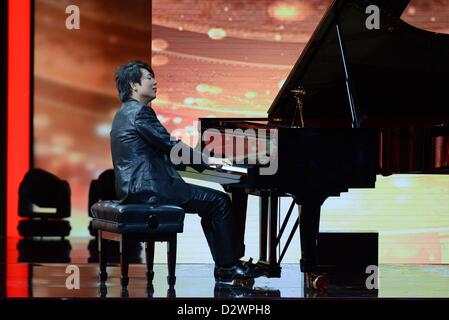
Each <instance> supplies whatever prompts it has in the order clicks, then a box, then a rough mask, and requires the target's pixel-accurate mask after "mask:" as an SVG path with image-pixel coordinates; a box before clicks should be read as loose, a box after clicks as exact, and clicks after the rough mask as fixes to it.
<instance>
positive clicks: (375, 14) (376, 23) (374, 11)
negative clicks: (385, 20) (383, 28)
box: [365, 5, 380, 30]
mask: <svg viewBox="0 0 449 320" xmlns="http://www.w3.org/2000/svg"><path fill="white" fill-rule="evenodd" d="M365 13H366V14H369V16H368V18H366V20H365V26H366V28H367V29H368V30H379V29H380V8H379V7H378V6H376V5H370V6H368V7H366V10H365Z"/></svg>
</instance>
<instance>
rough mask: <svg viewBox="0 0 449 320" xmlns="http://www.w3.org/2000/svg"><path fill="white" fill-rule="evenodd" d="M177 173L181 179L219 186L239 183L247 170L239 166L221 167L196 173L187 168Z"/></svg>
mask: <svg viewBox="0 0 449 320" xmlns="http://www.w3.org/2000/svg"><path fill="white" fill-rule="evenodd" d="M178 172H179V174H180V175H181V176H182V177H183V178H190V179H195V180H205V181H209V182H215V183H219V184H233V183H239V182H241V181H242V179H243V178H244V177H246V175H247V172H248V169H247V168H245V167H239V166H222V167H220V168H219V167H217V168H208V169H206V170H204V171H203V172H197V171H196V170H195V169H192V168H190V167H187V168H186V170H185V171H178Z"/></svg>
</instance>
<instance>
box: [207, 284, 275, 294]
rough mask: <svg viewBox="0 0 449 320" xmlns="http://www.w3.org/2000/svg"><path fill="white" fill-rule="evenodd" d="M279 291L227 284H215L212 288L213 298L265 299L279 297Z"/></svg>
mask: <svg viewBox="0 0 449 320" xmlns="http://www.w3.org/2000/svg"><path fill="white" fill-rule="evenodd" d="M280 296H281V292H280V291H279V290H269V289H262V288H248V287H242V286H238V285H232V284H227V283H216V284H215V287H214V297H215V298H267V297H280Z"/></svg>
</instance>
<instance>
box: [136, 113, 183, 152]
mask: <svg viewBox="0 0 449 320" xmlns="http://www.w3.org/2000/svg"><path fill="white" fill-rule="evenodd" d="M134 123H135V126H136V129H137V132H138V133H139V135H140V136H141V137H142V139H143V140H145V142H146V143H148V144H149V145H151V146H152V147H154V148H155V149H158V150H160V151H162V152H163V153H165V154H170V150H171V148H172V147H173V146H174V145H176V144H177V143H178V142H179V140H175V139H174V138H172V137H171V136H170V134H169V133H168V132H167V130H166V129H165V128H164V127H163V126H162V124H161V123H160V122H159V120H158V118H157V117H156V114H155V113H154V111H153V110H152V109H150V108H149V107H146V106H145V107H142V109H141V110H140V111H139V112H138V113H137V115H136V119H135V122H134Z"/></svg>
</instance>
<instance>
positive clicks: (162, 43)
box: [151, 39, 168, 51]
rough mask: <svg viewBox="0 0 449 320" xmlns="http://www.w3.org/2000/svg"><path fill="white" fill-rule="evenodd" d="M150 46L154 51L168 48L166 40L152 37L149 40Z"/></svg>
mask: <svg viewBox="0 0 449 320" xmlns="http://www.w3.org/2000/svg"><path fill="white" fill-rule="evenodd" d="M151 48H152V50H154V51H164V50H167V48H168V41H166V40H164V39H153V40H151Z"/></svg>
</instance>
